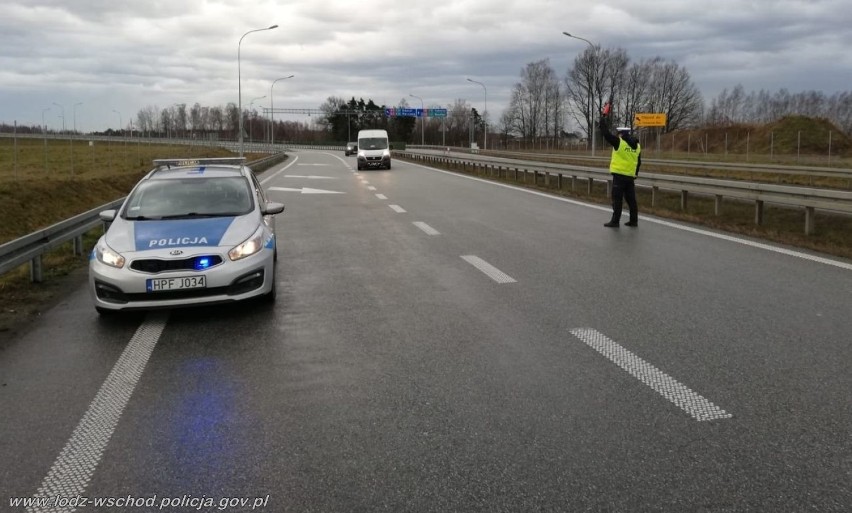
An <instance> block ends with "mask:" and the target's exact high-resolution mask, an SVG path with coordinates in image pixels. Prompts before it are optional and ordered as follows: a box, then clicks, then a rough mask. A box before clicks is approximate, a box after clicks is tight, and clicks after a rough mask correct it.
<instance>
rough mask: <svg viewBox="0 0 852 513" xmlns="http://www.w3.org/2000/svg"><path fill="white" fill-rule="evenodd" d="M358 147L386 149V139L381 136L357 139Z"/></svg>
mask: <svg viewBox="0 0 852 513" xmlns="http://www.w3.org/2000/svg"><path fill="white" fill-rule="evenodd" d="M358 148H360V149H362V150H386V149H387V148H388V140H387V139H385V138H383V137H367V138H366V139H359V140H358Z"/></svg>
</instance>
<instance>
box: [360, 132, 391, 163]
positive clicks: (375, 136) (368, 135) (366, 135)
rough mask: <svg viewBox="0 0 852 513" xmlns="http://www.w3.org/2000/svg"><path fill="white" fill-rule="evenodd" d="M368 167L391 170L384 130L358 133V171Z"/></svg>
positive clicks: (386, 137)
mask: <svg viewBox="0 0 852 513" xmlns="http://www.w3.org/2000/svg"><path fill="white" fill-rule="evenodd" d="M370 167H377V168H385V169H390V168H391V154H390V143H389V142H388V133H387V131H386V130H360V131H359V132H358V170H359V171H360V170H362V169H366V168H370Z"/></svg>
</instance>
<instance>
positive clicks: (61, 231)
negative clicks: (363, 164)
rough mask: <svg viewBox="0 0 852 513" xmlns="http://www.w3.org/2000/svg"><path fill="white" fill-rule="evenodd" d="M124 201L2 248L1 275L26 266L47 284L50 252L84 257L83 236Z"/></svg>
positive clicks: (273, 159)
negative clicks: (68, 247)
mask: <svg viewBox="0 0 852 513" xmlns="http://www.w3.org/2000/svg"><path fill="white" fill-rule="evenodd" d="M285 157H286V155H284V154H282V153H279V154H274V155H270V156H269V157H264V158H262V159H259V160H254V161H252V162H248V163H247V165H248V166H249V167H250V168H252V170H253V171H255V172H256V173H260V172H262V171H265V170H266V169H269V168H270V167H272V166H274V165H275V164H277V163H278V162H280V161H281V160H283V158H285ZM124 199H125V198H121V199H117V200H115V201H111V202H110V203H107V204H106V205H101V206H100V207H97V208H94V209H92V210H89V211H88V212H84V213H82V214H79V215H76V216H74V217H72V218H70V219H66V220H64V221H61V222H59V223H56V224H54V225H52V226H49V227H47V228H44V229H41V230H38V231H36V232H33V233H30V234H29V235H25V236H23V237H21V238H18V239H15V240H12V241H9V242H7V243H5V244H2V245H0V275H3V274H5V273H7V272H9V271H11V270H12V269H16V268H18V267H20V266H22V265H24V264H26V263H27V262H29V264H30V280H32V281H33V282H37V283H40V282H42V281H43V280H44V269H43V263H42V257H43V256H44V254H45V253H46V252H48V251H49V250H51V249H53V248H55V247H57V246H61V245H62V244H65V243H66V242H69V241H72V242H73V251H74V254H75V255H78V256H81V255H82V254H83V235H84V234H85V233H87V232H89V231H90V230H92V229H94V228H97V227H98V226H99V225H102V224H103V221H101V219H100V217H99V216H98V214H99V213H100V212H101V211H102V210H110V209H114V208H119V207H120V206H121V204H122V203H123V202H124Z"/></svg>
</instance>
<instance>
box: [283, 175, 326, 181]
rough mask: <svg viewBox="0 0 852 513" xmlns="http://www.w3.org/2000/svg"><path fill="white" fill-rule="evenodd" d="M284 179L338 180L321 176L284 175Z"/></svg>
mask: <svg viewBox="0 0 852 513" xmlns="http://www.w3.org/2000/svg"><path fill="white" fill-rule="evenodd" d="M284 178H307V179H308V180H337V177H336V176H319V175H284Z"/></svg>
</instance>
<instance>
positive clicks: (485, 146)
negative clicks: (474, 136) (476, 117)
mask: <svg viewBox="0 0 852 513" xmlns="http://www.w3.org/2000/svg"><path fill="white" fill-rule="evenodd" d="M467 81H468V82H473V83H474V84H479V85H481V86H482V89H483V90H484V91H485V110H484V111H483V113H482V121H483V123H484V125H485V135H484V136H483V137H482V149H483V150H487V149H488V89H487V88H486V87H485V84H483V83H482V82H477V81H476V80H471V79H467Z"/></svg>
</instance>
